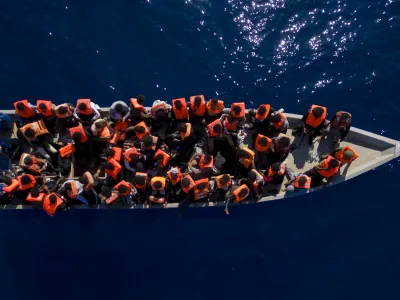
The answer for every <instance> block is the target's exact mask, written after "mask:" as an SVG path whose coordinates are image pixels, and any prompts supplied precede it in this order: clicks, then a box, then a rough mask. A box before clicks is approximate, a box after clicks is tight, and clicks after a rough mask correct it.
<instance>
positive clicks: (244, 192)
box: [239, 187, 249, 197]
mask: <svg viewBox="0 0 400 300" xmlns="http://www.w3.org/2000/svg"><path fill="white" fill-rule="evenodd" d="M248 193H249V189H248V188H247V187H246V188H243V189H241V190H240V192H239V197H245V196H246V195H247V194H248Z"/></svg>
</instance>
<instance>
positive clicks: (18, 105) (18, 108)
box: [16, 102, 25, 111]
mask: <svg viewBox="0 0 400 300" xmlns="http://www.w3.org/2000/svg"><path fill="white" fill-rule="evenodd" d="M16 108H17V110H19V111H24V110H25V105H24V104H23V103H21V102H20V103H17V105H16Z"/></svg>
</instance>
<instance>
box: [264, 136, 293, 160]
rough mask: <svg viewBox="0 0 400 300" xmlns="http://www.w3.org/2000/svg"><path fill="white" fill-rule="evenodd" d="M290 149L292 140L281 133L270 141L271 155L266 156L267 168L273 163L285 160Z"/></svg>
mask: <svg viewBox="0 0 400 300" xmlns="http://www.w3.org/2000/svg"><path fill="white" fill-rule="evenodd" d="M291 149H292V140H291V138H290V137H288V136H287V135H285V134H283V133H281V134H279V135H278V136H277V137H275V138H273V139H272V148H271V153H270V154H269V156H268V165H267V166H268V167H269V166H271V165H272V164H273V163H275V162H282V161H284V160H286V158H287V157H288V156H289V153H290V151H291Z"/></svg>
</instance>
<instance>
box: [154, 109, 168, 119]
mask: <svg viewBox="0 0 400 300" xmlns="http://www.w3.org/2000/svg"><path fill="white" fill-rule="evenodd" d="M166 115H167V112H166V111H165V110H163V109H159V110H157V112H156V118H158V119H161V118H165V116H166Z"/></svg>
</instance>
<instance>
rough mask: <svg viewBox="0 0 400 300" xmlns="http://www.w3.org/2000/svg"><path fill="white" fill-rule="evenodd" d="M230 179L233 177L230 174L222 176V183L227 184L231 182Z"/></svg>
mask: <svg viewBox="0 0 400 300" xmlns="http://www.w3.org/2000/svg"><path fill="white" fill-rule="evenodd" d="M230 179H231V177H230V176H229V175H228V174H224V175H222V177H221V180H220V182H221V183H222V184H226V183H228V182H229V180H230Z"/></svg>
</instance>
